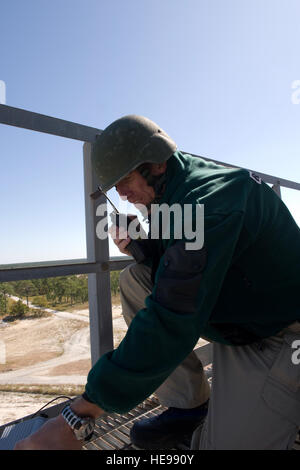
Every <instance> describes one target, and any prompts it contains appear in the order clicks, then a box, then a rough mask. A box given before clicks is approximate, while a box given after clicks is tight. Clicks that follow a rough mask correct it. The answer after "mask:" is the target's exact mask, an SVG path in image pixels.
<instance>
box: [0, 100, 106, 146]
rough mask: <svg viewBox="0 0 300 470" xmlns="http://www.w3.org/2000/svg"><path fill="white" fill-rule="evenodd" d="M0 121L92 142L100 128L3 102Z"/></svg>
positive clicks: (99, 132)
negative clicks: (14, 106)
mask: <svg viewBox="0 0 300 470" xmlns="http://www.w3.org/2000/svg"><path fill="white" fill-rule="evenodd" d="M0 123H1V124H7V125H9V126H15V127H21V128H22V129H29V130H31V131H37V132H43V133H46V134H52V135H57V136H60V137H67V138H68V139H75V140H81V141H82V142H94V141H95V140H96V136H97V135H99V134H101V132H102V130H100V129H96V128H95V127H89V126H84V125H82V124H77V123H76V122H71V121H65V120H64V119H58V118H54V117H51V116H46V115H44V114H38V113H33V112H32V111H26V110H25V109H19V108H13V107H11V106H7V105H5V104H1V105H0Z"/></svg>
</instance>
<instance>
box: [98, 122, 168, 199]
mask: <svg viewBox="0 0 300 470" xmlns="http://www.w3.org/2000/svg"><path fill="white" fill-rule="evenodd" d="M176 148H177V147H176V144H175V142H174V141H173V140H172V139H171V138H170V137H169V136H168V134H166V132H164V131H163V130H162V129H161V128H160V127H159V126H158V125H157V124H155V122H153V121H151V120H150V119H147V118H145V117H143V116H135V115H130V116H124V117H122V118H120V119H117V120H116V121H114V122H113V123H112V124H110V125H109V126H108V127H107V128H106V129H105V130H104V131H103V132H102V134H100V135H99V136H98V137H97V140H96V142H95V143H94V144H93V145H92V163H93V168H94V171H95V173H96V176H97V178H98V180H99V185H100V186H101V188H102V190H103V191H108V190H109V189H110V188H112V187H113V186H115V185H116V184H117V183H118V182H119V181H120V180H121V179H122V178H124V177H125V176H126V175H127V174H128V173H130V172H131V171H132V170H134V169H135V168H137V167H138V166H139V165H141V164H143V163H146V162H152V163H163V162H164V161H166V160H167V159H168V158H169V157H171V155H172V154H173V153H174V152H175V150H176Z"/></svg>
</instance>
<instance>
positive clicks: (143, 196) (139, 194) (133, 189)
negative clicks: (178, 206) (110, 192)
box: [116, 170, 155, 206]
mask: <svg viewBox="0 0 300 470" xmlns="http://www.w3.org/2000/svg"><path fill="white" fill-rule="evenodd" d="M116 190H117V192H118V194H119V196H120V197H121V198H122V199H127V200H128V201H129V202H131V203H132V204H134V205H139V204H143V205H144V206H148V205H149V204H151V203H152V201H154V199H155V192H154V189H153V187H152V186H149V185H148V183H147V180H146V179H145V178H144V177H143V176H142V175H141V174H140V173H139V171H137V170H133V171H131V172H130V173H129V174H128V175H127V176H125V177H124V178H123V179H122V180H121V181H119V183H117V184H116Z"/></svg>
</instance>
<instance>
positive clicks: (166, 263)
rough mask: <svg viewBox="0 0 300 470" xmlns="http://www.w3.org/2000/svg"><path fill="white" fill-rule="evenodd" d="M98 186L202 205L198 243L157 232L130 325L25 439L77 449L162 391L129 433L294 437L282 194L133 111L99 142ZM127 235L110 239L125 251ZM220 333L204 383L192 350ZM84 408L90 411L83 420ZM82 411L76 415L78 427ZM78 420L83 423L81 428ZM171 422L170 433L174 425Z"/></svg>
mask: <svg viewBox="0 0 300 470" xmlns="http://www.w3.org/2000/svg"><path fill="white" fill-rule="evenodd" d="M93 161H94V168H95V171H96V174H97V176H98V179H99V183H100V185H101V187H102V188H103V190H105V191H106V190H108V189H109V188H111V187H113V186H116V189H117V191H118V192H119V194H120V195H121V196H123V197H125V196H126V197H127V198H128V200H129V201H130V202H132V203H134V204H139V203H141V204H143V205H145V206H146V207H147V208H148V209H149V211H150V208H151V204H153V203H158V204H160V206H162V205H163V204H167V205H169V206H172V205H173V204H180V205H181V206H182V207H183V206H185V205H190V206H191V207H192V219H191V223H192V225H193V227H194V228H195V221H196V212H197V207H198V206H199V205H200V204H201V205H204V212H205V218H204V245H203V246H201V247H200V248H198V247H197V248H196V249H193V248H192V249H190V248H189V249H188V248H187V239H186V238H185V237H184V236H182V239H179V240H178V239H176V237H175V236H174V230H175V225H176V224H175V222H176V221H172V222H170V227H169V228H170V229H171V230H170V236H169V237H165V236H164V235H165V233H164V231H160V232H159V233H160V238H159V239H158V240H149V241H148V244H147V243H146V248H147V249H148V255H149V256H148V259H146V261H145V263H141V264H133V265H131V266H130V267H129V268H127V269H126V270H125V271H123V273H122V275H121V279H120V286H121V296H122V305H123V310H124V316H125V318H126V321H127V323H128V324H129V328H128V332H127V334H126V336H125V338H124V340H123V341H122V342H121V344H120V345H119V347H118V348H117V349H116V350H115V351H112V352H109V353H107V354H105V355H104V356H102V357H101V358H100V359H99V361H98V362H97V363H96V365H95V366H94V367H93V368H92V369H91V371H90V373H89V375H88V380H87V385H86V390H85V393H84V394H83V396H82V397H80V398H78V399H77V400H75V401H74V402H72V404H71V408H68V409H66V410H65V411H64V412H63V414H62V415H60V416H59V417H57V418H55V419H54V420H51V421H50V422H49V423H46V424H45V425H44V426H43V428H41V430H40V431H38V432H37V433H36V434H35V435H33V436H32V437H30V438H28V439H26V440H24V441H22V442H21V443H20V444H19V445H18V446H17V448H50V449H56V448H69V449H71V448H74V449H75V448H80V447H81V445H82V443H83V438H84V437H86V436H87V434H88V433H89V432H90V429H91V427H92V419H93V418H97V417H98V416H101V413H103V410H106V411H114V412H118V413H122V412H126V411H128V410H130V409H132V408H133V407H134V406H136V405H137V404H138V403H140V402H142V401H143V400H144V399H145V398H147V397H148V396H149V395H150V394H152V393H153V392H156V393H157V395H158V396H159V398H160V400H161V402H162V403H163V404H165V405H166V406H168V407H169V408H168V410H167V411H166V412H165V413H163V414H162V415H161V416H160V417H158V418H156V419H154V420H153V419H151V420H146V421H142V422H140V423H137V424H136V425H135V426H134V427H133V429H132V433H131V437H132V441H133V442H134V443H135V444H136V445H137V446H140V447H146V446H147V442H148V443H149V442H150V441H151V444H152V446H153V447H156V448H159V447H160V446H161V447H163V446H164V445H166V443H167V442H168V439H169V436H171V439H175V440H176V438H178V434H180V432H181V433H182V434H186V433H187V434H188V433H191V432H192V431H194V433H193V439H192V448H193V449H288V448H290V447H291V446H292V444H293V442H294V440H295V437H296V434H297V430H298V427H299V424H300V366H299V364H297V361H293V360H292V357H293V352H294V349H293V348H294V345H295V344H298V343H297V341H299V339H300V323H299V320H300V301H299V295H298V291H299V288H300V230H299V228H298V226H297V225H296V223H295V221H294V220H293V218H292V216H291V215H290V213H289V211H288V210H287V208H286V206H285V205H284V204H283V202H282V201H281V200H280V199H279V198H278V196H277V195H276V194H275V193H274V192H273V191H272V190H271V189H270V188H269V187H268V186H267V185H266V184H264V183H263V182H262V181H261V180H260V179H259V178H257V177H256V176H255V175H253V174H252V173H249V172H248V171H246V170H240V169H232V168H225V167H223V166H220V165H215V164H214V163H212V162H208V163H207V162H205V161H204V160H202V159H200V158H196V157H192V156H189V155H183V154H182V153H181V152H179V151H178V150H177V148H176V144H175V143H174V141H173V140H172V139H171V138H170V137H169V136H168V135H167V134H166V133H165V132H164V131H163V130H162V129H160V128H159V126H157V125H156V124H155V123H153V122H152V121H150V120H148V119H146V118H142V117H140V116H125V117H124V118H121V119H119V120H117V121H115V122H114V123H112V124H111V125H110V126H108V128H106V129H105V131H104V132H103V133H102V134H101V136H100V137H99V139H98V141H97V143H96V145H95V146H94V148H93ZM129 241H130V240H129V238H127V239H125V240H121V239H120V237H119V236H117V238H116V243H117V244H118V245H119V247H120V249H121V250H126V246H127V244H128V243H129ZM199 337H205V338H207V339H209V340H210V341H212V342H213V348H214V351H213V354H214V355H213V383H212V391H211V396H210V400H209V406H208V413H207V417H206V419H205V421H204V424H203V418H204V417H205V415H206V412H207V400H208V397H209V388H208V386H207V382H206V379H205V375H204V374H203V368H202V366H201V363H200V361H199V360H198V359H197V357H196V356H195V354H194V353H193V348H194V346H195V344H196V343H197V341H198V339H199ZM82 418H85V419H86V421H82ZM74 423H76V425H74ZM77 428H78V429H77ZM173 430H174V432H173Z"/></svg>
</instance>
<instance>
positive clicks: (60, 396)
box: [31, 395, 74, 418]
mask: <svg viewBox="0 0 300 470" xmlns="http://www.w3.org/2000/svg"><path fill="white" fill-rule="evenodd" d="M59 398H67V399H68V400H71V401H72V400H74V398H71V397H66V396H64V395H59V396H58V397H56V398H53V400H50V401H49V402H48V403H46V405H44V406H42V408H40V409H39V410H38V411H36V412H35V413H34V414H33V415H32V417H31V418H33V417H34V416H35V415H37V414H38V413H39V412H40V411H42V409H44V408H45V407H46V406H48V405H50V403H52V402H53V401H55V400H58V399H59Z"/></svg>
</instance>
